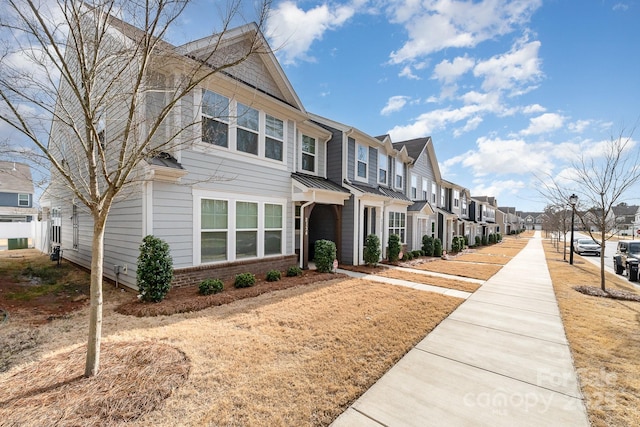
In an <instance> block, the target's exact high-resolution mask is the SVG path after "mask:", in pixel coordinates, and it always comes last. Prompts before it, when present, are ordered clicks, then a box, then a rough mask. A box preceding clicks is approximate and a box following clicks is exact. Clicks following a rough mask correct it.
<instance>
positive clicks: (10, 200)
mask: <svg viewBox="0 0 640 427" xmlns="http://www.w3.org/2000/svg"><path fill="white" fill-rule="evenodd" d="M20 194H29V193H20ZM32 202H33V195H31V194H29V205H28V206H20V204H19V203H18V193H0V206H11V207H20V208H31V207H33V205H32Z"/></svg>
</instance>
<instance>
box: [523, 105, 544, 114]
mask: <svg viewBox="0 0 640 427" xmlns="http://www.w3.org/2000/svg"><path fill="white" fill-rule="evenodd" d="M545 111H547V109H546V108H544V107H543V106H542V105H540V104H532V105H527V106H526V107H524V108H523V109H522V112H523V113H524V114H538V113H544V112H545Z"/></svg>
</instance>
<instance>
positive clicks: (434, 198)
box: [431, 182, 438, 203]
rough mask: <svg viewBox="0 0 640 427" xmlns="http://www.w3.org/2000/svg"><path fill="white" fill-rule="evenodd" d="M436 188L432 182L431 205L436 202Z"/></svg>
mask: <svg viewBox="0 0 640 427" xmlns="http://www.w3.org/2000/svg"><path fill="white" fill-rule="evenodd" d="M437 191H438V190H437V188H436V183H435V182H432V183H431V203H435V202H436V192H437Z"/></svg>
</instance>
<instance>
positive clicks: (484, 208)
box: [471, 196, 502, 239]
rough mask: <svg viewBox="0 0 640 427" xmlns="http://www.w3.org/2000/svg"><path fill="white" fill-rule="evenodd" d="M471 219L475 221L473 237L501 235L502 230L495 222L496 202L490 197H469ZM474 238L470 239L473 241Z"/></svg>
mask: <svg viewBox="0 0 640 427" xmlns="http://www.w3.org/2000/svg"><path fill="white" fill-rule="evenodd" d="M471 203H472V211H473V217H474V218H475V221H476V224H477V226H476V229H475V236H480V237H481V238H482V236H488V235H489V234H495V233H501V232H502V231H501V230H502V229H501V228H500V225H499V224H498V223H497V220H496V211H497V210H498V201H497V200H496V198H495V197H492V196H471ZM475 236H474V237H472V239H475Z"/></svg>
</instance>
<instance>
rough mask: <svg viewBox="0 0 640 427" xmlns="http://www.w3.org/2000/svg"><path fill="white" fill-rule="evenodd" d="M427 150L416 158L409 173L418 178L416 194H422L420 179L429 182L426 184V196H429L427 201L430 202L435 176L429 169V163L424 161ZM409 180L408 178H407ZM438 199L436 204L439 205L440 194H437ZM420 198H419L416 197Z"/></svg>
mask: <svg viewBox="0 0 640 427" xmlns="http://www.w3.org/2000/svg"><path fill="white" fill-rule="evenodd" d="M427 155H428V154H427V150H424V151H423V152H422V154H421V155H420V157H418V158H417V159H416V161H415V163H414V164H413V167H412V168H411V173H413V174H414V175H417V176H418V194H422V190H423V188H422V178H427V180H428V181H429V182H428V183H427V184H428V188H427V195H428V196H429V201H431V199H430V197H431V183H432V182H434V181H435V174H434V172H433V169H432V168H431V162H430V161H428V160H426V159H425V158H426V157H427ZM409 179H410V178H409ZM439 190H440V189H439V186H438V191H439ZM437 197H438V199H437V201H438V203H439V199H440V193H438V195H437ZM418 198H420V197H418Z"/></svg>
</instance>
